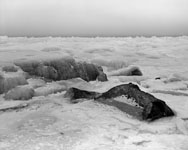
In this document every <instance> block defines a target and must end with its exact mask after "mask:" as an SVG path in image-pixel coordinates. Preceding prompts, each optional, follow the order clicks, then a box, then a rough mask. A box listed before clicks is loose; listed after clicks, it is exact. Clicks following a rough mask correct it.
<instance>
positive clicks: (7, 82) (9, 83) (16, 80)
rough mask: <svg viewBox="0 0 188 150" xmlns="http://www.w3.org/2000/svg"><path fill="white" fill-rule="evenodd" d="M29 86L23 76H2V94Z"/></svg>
mask: <svg viewBox="0 0 188 150" xmlns="http://www.w3.org/2000/svg"><path fill="white" fill-rule="evenodd" d="M25 84H27V80H26V79H25V77H24V76H21V75H12V76H4V75H1V74H0V94H2V93H5V92H7V91H9V90H10V89H12V88H14V87H16V86H18V85H25Z"/></svg>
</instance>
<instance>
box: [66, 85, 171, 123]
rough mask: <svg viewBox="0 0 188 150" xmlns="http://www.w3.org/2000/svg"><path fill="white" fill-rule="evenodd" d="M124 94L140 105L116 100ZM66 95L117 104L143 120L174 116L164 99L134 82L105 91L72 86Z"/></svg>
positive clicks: (72, 97)
mask: <svg viewBox="0 0 188 150" xmlns="http://www.w3.org/2000/svg"><path fill="white" fill-rule="evenodd" d="M122 95H124V96H126V97H127V98H128V99H133V100H134V101H135V102H136V103H137V104H138V106H139V107H136V106H132V105H129V104H127V103H124V102H120V101H117V100H114V98H116V97H119V96H122ZM65 96H68V97H70V98H71V100H74V99H79V98H87V99H95V101H98V102H101V103H104V104H107V105H110V106H115V107H117V108H118V109H120V110H121V111H124V112H126V113H128V114H130V115H132V116H135V117H136V118H138V119H142V120H151V121H152V120H155V119H158V118H162V117H168V116H174V112H173V111H172V110H171V108H170V107H169V106H168V105H167V104H166V103H165V102H164V101H162V100H160V99H157V98H155V97H154V96H153V95H151V94H149V93H146V92H144V91H141V90H140V89H139V87H138V86H137V85H135V84H132V83H129V84H122V85H119V86H116V87H113V88H112V89H110V90H108V91H107V92H104V93H97V92H92V91H85V90H80V89H77V88H70V89H69V90H68V91H67V93H66V94H65Z"/></svg>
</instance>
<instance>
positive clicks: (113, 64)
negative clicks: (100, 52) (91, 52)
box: [91, 59, 129, 70]
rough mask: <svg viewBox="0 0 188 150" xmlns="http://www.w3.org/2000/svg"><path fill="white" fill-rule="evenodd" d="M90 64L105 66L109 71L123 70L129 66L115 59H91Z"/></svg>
mask: <svg viewBox="0 0 188 150" xmlns="http://www.w3.org/2000/svg"><path fill="white" fill-rule="evenodd" d="M91 62H92V63H94V64H97V65H100V66H106V67H108V69H109V70H117V69H120V68H125V67H128V66H129V63H128V62H126V61H124V60H117V59H111V60H106V59H93V60H91Z"/></svg>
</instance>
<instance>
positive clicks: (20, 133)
mask: <svg viewBox="0 0 188 150" xmlns="http://www.w3.org/2000/svg"><path fill="white" fill-rule="evenodd" d="M65 56H72V57H74V58H75V59H77V60H86V61H90V62H94V63H97V64H99V65H103V66H104V70H105V71H106V72H108V73H110V72H111V71H114V70H118V69H121V68H124V67H127V66H129V65H134V66H138V67H139V68H140V70H141V71H142V73H143V76H142V77H125V76H118V77H117V76H113V77H109V81H108V82H103V83H102V82H97V81H92V82H90V83H87V82H84V81H82V80H80V79H73V80H69V81H59V82H54V83H51V84H47V83H45V82H43V81H41V79H28V80H27V81H28V83H29V85H30V86H32V87H33V88H35V90H38V92H39V93H41V94H39V95H41V96H36V97H33V98H32V100H30V101H25V102H24V101H5V100H4V98H3V94H2V95H0V109H2V108H9V107H14V106H17V105H20V104H25V105H26V104H27V106H28V107H25V108H24V109H20V110H17V111H13V110H9V111H7V112H1V111H0V149H2V150H46V149H49V150H127V149H128V150H138V149H139V150H151V149H152V150H159V149H160V150H187V149H188V69H187V64H188V37H161V38H158V37H152V38H144V37H136V38H131V37H127V38H52V37H45V38H22V37H20V38H8V37H1V38H0V66H3V65H5V64H6V65H7V64H11V62H14V61H15V60H22V59H38V60H40V59H46V58H49V57H50V58H57V57H65ZM3 73H4V72H3ZM6 74H7V73H6ZM8 74H9V73H8ZM13 75H14V73H11V74H10V76H13ZM7 76H8V75H7ZM128 82H134V83H136V84H138V85H139V87H140V88H141V89H142V90H144V91H146V92H150V93H152V94H153V95H154V96H156V97H158V98H160V99H162V100H164V101H165V102H166V103H167V104H168V105H169V106H170V107H171V108H172V109H173V110H174V111H175V112H176V116H175V117H169V118H162V119H159V120H156V121H154V122H150V123H147V122H142V121H138V120H136V119H135V118H133V117H131V116H129V115H127V114H125V113H123V112H121V111H120V110H118V109H116V108H114V107H110V106H106V105H104V104H99V103H97V102H94V101H93V100H89V101H87V100H84V99H83V100H81V102H80V103H77V104H71V103H70V102H69V99H66V98H64V97H63V95H64V93H65V92H61V91H62V90H61V88H60V86H63V87H64V88H67V87H72V86H73V87H79V88H81V89H87V90H94V91H97V92H104V91H106V90H108V89H110V88H111V87H113V86H115V85H119V84H122V83H128ZM54 91H55V92H54ZM56 92H57V93H56ZM46 93H47V94H46ZM118 100H120V101H124V100H125V102H126V103H131V104H133V105H134V101H130V100H127V99H126V98H125V97H121V98H118Z"/></svg>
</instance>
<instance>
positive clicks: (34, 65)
mask: <svg viewBox="0 0 188 150" xmlns="http://www.w3.org/2000/svg"><path fill="white" fill-rule="evenodd" d="M15 65H17V66H19V67H20V68H21V69H22V70H23V71H25V72H27V73H29V74H30V75H35V76H40V77H44V78H46V79H50V80H55V81H57V80H67V79H72V78H77V77H80V78H82V79H83V80H85V81H93V80H96V79H97V78H98V79H99V80H101V81H107V78H106V77H105V74H104V72H103V69H102V67H100V66H97V65H94V64H90V63H86V62H76V61H75V60H74V59H72V58H62V59H55V60H45V61H40V62H39V61H24V62H22V61H21V62H15ZM98 76H99V77H98Z"/></svg>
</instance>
